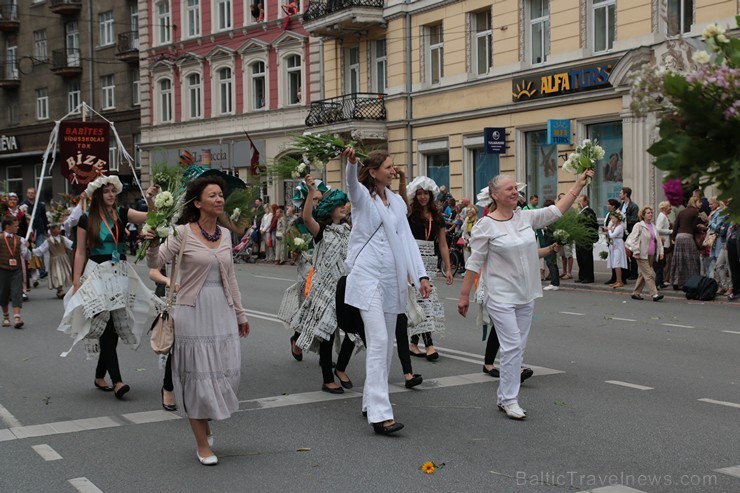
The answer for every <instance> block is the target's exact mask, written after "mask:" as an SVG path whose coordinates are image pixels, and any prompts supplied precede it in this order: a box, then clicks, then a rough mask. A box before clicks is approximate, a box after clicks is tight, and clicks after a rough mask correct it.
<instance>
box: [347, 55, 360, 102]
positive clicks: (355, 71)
mask: <svg viewBox="0 0 740 493" xmlns="http://www.w3.org/2000/svg"><path fill="white" fill-rule="evenodd" d="M345 60H346V67H347V69H346V72H345V73H346V77H345V82H344V89H345V90H344V92H345V94H356V93H358V92H360V48H359V47H357V46H354V47H352V48H347V50H346V51H345Z"/></svg>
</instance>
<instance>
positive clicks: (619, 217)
mask: <svg viewBox="0 0 740 493" xmlns="http://www.w3.org/2000/svg"><path fill="white" fill-rule="evenodd" d="M609 215H610V216H614V217H616V218H617V220H618V221H619V222H620V223H622V222H624V214H622V212H621V211H618V210H614V211H612V212H610V213H609Z"/></svg>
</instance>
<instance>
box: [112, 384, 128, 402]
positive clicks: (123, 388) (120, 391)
mask: <svg viewBox="0 0 740 493" xmlns="http://www.w3.org/2000/svg"><path fill="white" fill-rule="evenodd" d="M129 390H131V387H129V386H128V385H125V384H124V385H122V386H121V387H120V388H119V389H118V390H114V391H113V392H114V393H115V394H116V399H123V396H124V395H126V392H128V391H129Z"/></svg>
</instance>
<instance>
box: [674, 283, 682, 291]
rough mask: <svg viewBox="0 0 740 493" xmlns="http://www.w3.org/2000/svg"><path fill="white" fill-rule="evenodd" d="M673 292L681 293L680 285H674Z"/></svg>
mask: <svg viewBox="0 0 740 493" xmlns="http://www.w3.org/2000/svg"><path fill="white" fill-rule="evenodd" d="M673 290H674V291H681V287H680V286H679V285H678V284H674V285H673Z"/></svg>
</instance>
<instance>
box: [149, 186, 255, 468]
mask: <svg viewBox="0 0 740 493" xmlns="http://www.w3.org/2000/svg"><path fill="white" fill-rule="evenodd" d="M224 189H225V185H224V182H223V180H221V178H219V177H214V176H208V177H202V178H198V179H196V180H193V181H192V182H190V183H189V184H188V190H187V192H186V194H185V204H186V205H185V207H184V209H183V212H182V216H181V217H180V219H179V221H178V224H179V225H178V226H177V228H176V231H175V235H173V236H170V237H169V238H168V239H167V241H165V242H164V244H163V245H162V246H161V247H160V246H159V245H158V244H156V242H153V243H154V244H153V245H152V247H151V248H150V250H149V252H148V256H147V263H148V265H149V267H150V268H157V269H158V268H160V267H161V266H162V265H163V264H164V263H166V262H167V261H170V260H172V259H174V258H176V257H177V254H178V252H179V251H180V245H181V243H182V242H183V241H184V242H185V247H184V250H183V256H182V264H181V265H180V281H179V282H180V286H181V287H180V290H179V291H178V293H177V302H176V303H175V312H174V321H175V344H174V346H173V348H172V375H173V383H174V388H175V398H176V400H177V405H178V407H179V408H180V409H182V410H183V411H184V412H185V413H186V414H187V416H188V418H189V419H190V426H191V428H192V430H193V435H195V441H196V443H197V447H198V448H197V452H196V453H197V456H198V460H199V461H200V463H201V464H203V465H207V466H211V465H216V464H217V463H218V458H217V457H216V455H215V454H214V453H213V450H212V449H211V447H213V442H214V440H213V434H212V432H211V429H210V426H209V423H208V421H209V420H211V419H213V420H221V419H226V418H228V417H230V416H231V413H233V412H235V411H236V410H237V409H238V408H239V400H238V398H237V395H236V393H237V390H238V388H239V378H240V369H241V351H240V347H239V337H240V336H241V337H246V336H247V335H249V322H248V321H247V315H246V313H245V311H244V308H243V307H242V303H241V294H240V293H239V287H238V286H237V283H236V277H235V275H234V262H233V260H232V257H231V235H230V234H229V231H228V230H227V229H226V228H224V227H221V226H219V225H218V224H217V222H216V221H217V219H218V217H219V215H221V214H222V213H223V211H224V194H223V191H224ZM175 282H176V280H175Z"/></svg>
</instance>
